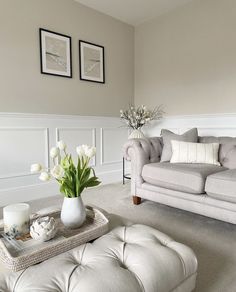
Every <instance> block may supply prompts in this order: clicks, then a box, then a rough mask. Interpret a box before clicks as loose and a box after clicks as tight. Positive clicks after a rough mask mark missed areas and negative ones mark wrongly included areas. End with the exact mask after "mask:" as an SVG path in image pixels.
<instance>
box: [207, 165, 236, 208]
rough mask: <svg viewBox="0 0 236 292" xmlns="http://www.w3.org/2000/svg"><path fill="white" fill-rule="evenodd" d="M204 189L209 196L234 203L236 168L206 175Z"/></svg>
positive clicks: (235, 199) (235, 196) (235, 200)
mask: <svg viewBox="0 0 236 292" xmlns="http://www.w3.org/2000/svg"><path fill="white" fill-rule="evenodd" d="M205 190H206V192H207V194H208V195H209V196H210V197H213V198H215V199H219V200H224V201H228V202H233V203H236V169H230V170H226V171H222V172H219V173H215V174H212V175H210V176H208V177H207V180H206V188H205Z"/></svg>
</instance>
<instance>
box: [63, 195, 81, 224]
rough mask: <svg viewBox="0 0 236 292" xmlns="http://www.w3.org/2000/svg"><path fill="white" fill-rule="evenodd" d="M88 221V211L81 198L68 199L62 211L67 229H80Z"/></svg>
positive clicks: (64, 202)
mask: <svg viewBox="0 0 236 292" xmlns="http://www.w3.org/2000/svg"><path fill="white" fill-rule="evenodd" d="M85 219H86V210H85V206H84V204H83V201H82V199H81V197H80V196H79V197H76V198H66V197H64V201H63V204H62V209H61V221H62V223H63V224H64V225H65V227H67V228H71V229H76V228H79V227H80V226H81V225H82V224H83V223H84V221H85Z"/></svg>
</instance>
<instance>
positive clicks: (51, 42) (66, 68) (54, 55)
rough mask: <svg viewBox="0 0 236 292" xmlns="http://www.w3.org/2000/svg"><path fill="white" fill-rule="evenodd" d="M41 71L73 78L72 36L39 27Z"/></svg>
mask: <svg viewBox="0 0 236 292" xmlns="http://www.w3.org/2000/svg"><path fill="white" fill-rule="evenodd" d="M39 37H40V57H41V58H40V60H41V73H42V74H49V75H56V76H62V77H68V78H72V63H71V37H70V36H67V35H63V34H60V33H56V32H53V31H49V30H46V29H43V28H40V29H39Z"/></svg>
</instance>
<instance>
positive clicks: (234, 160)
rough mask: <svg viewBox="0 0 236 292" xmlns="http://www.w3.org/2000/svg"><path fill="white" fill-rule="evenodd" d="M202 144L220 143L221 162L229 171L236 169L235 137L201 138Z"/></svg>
mask: <svg viewBox="0 0 236 292" xmlns="http://www.w3.org/2000/svg"><path fill="white" fill-rule="evenodd" d="M199 142H200V143H220V149H219V162H220V163H221V165H222V166H224V167H227V168H229V169H234V168H236V138H234V137H213V136H206V137H199Z"/></svg>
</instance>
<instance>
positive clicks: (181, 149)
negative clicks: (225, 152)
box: [170, 140, 220, 165]
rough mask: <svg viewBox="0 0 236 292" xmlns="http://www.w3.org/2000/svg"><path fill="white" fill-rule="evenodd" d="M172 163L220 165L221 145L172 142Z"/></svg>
mask: <svg viewBox="0 0 236 292" xmlns="http://www.w3.org/2000/svg"><path fill="white" fill-rule="evenodd" d="M171 144H172V157H171V160H170V162H171V163H207V164H215V165H220V163H219V159H218V157H219V145H220V144H219V143H189V142H182V141H175V140H172V141H171Z"/></svg>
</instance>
